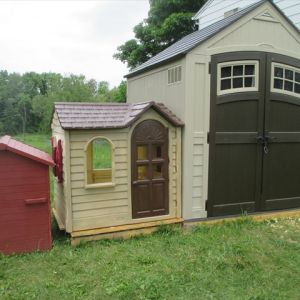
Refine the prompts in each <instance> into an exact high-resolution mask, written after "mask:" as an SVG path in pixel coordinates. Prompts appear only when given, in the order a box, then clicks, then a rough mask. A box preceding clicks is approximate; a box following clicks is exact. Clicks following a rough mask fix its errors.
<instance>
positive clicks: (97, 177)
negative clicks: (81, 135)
mask: <svg viewBox="0 0 300 300" xmlns="http://www.w3.org/2000/svg"><path fill="white" fill-rule="evenodd" d="M112 152H113V151H112V144H111V142H110V141H109V140H107V139H105V138H97V139H94V140H92V141H91V142H90V143H89V144H88V146H87V184H102V183H103V184H105V183H111V182H112V177H113V176H112Z"/></svg>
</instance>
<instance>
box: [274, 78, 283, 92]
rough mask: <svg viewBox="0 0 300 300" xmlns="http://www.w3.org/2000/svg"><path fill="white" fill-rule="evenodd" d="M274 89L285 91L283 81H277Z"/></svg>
mask: <svg viewBox="0 0 300 300" xmlns="http://www.w3.org/2000/svg"><path fill="white" fill-rule="evenodd" d="M274 88H275V89H281V90H282V89H283V80H281V79H275V80H274Z"/></svg>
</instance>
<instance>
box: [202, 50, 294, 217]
mask: <svg viewBox="0 0 300 300" xmlns="http://www.w3.org/2000/svg"><path fill="white" fill-rule="evenodd" d="M211 67H212V68H211V78H212V81H211V121H210V135H209V144H210V152H209V155H210V158H209V189H208V202H207V207H208V215H209V216H223V215H236V214H241V213H244V212H255V211H267V210H276V209H288V208H296V207H300V61H299V60H296V59H294V58H291V57H286V56H282V55H276V54H270V53H261V52H242V53H241V52H240V53H227V54H222V55H217V56H214V57H213V58H212V66H211Z"/></svg>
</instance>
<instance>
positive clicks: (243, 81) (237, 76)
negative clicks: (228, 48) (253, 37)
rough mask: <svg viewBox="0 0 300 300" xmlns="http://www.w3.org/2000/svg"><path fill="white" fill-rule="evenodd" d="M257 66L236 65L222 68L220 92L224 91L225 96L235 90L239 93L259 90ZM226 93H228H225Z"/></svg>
mask: <svg viewBox="0 0 300 300" xmlns="http://www.w3.org/2000/svg"><path fill="white" fill-rule="evenodd" d="M256 68H257V64H256V63H253V64H251V63H250V61H249V63H243V62H241V63H236V64H232V65H225V66H221V67H220V73H219V74H220V78H219V91H224V92H223V94H225V93H227V90H228V93H233V92H234V90H235V89H239V91H238V92H242V91H243V90H242V89H245V91H247V90H248V91H249V90H251V91H253V90H257V87H256V84H257V81H256V80H257V78H256V74H257V72H256ZM225 91H226V92H225Z"/></svg>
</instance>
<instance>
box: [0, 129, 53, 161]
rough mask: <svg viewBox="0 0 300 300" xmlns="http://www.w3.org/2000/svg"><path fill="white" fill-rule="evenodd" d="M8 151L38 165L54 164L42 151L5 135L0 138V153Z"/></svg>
mask: <svg viewBox="0 0 300 300" xmlns="http://www.w3.org/2000/svg"><path fill="white" fill-rule="evenodd" d="M4 150H7V151H10V152H13V153H15V154H18V155H20V156H24V157H26V158H29V159H32V160H34V161H37V162H39V163H42V164H45V165H49V166H54V165H55V164H54V162H53V160H52V158H51V157H50V155H49V154H48V153H46V152H44V151H41V150H39V149H37V148H34V147H32V146H29V145H26V144H24V143H21V142H19V141H17V140H15V139H13V138H12V137H10V136H9V135H5V136H3V137H1V138H0V151H4Z"/></svg>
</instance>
